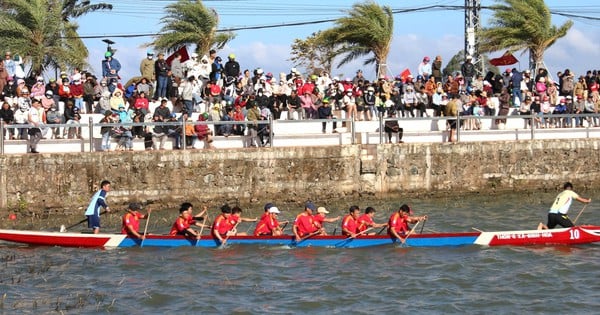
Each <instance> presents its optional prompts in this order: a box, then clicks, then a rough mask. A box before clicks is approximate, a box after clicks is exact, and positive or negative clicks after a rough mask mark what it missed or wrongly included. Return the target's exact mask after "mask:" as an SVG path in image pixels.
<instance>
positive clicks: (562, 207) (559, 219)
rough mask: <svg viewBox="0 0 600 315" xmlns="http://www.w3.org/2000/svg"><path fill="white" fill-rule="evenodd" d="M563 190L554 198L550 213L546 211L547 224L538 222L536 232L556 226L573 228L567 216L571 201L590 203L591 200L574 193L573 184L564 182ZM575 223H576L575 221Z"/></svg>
mask: <svg viewBox="0 0 600 315" xmlns="http://www.w3.org/2000/svg"><path fill="white" fill-rule="evenodd" d="M563 189H564V190H563V191H562V192H561V193H559V194H558V196H556V198H555V199H554V202H553V203H552V206H551V207H550V211H548V224H546V225H544V224H543V223H541V222H540V224H538V230H546V229H553V228H555V227H556V226H557V225H560V226H561V227H564V228H566V227H573V226H575V225H574V224H573V222H572V221H571V219H569V217H568V216H567V212H569V208H570V207H571V204H572V203H573V200H577V201H579V202H581V203H588V204H589V203H590V202H592V199H591V198H583V197H581V196H579V195H578V194H577V193H576V192H574V191H573V184H571V183H570V182H566V183H565V184H564V185H563ZM582 211H583V210H582ZM575 221H577V219H576V220H575Z"/></svg>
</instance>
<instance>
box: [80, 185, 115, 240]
mask: <svg viewBox="0 0 600 315" xmlns="http://www.w3.org/2000/svg"><path fill="white" fill-rule="evenodd" d="M109 191H110V182H109V181H107V180H103V181H102V182H101V183H100V190H98V191H97V192H96V193H95V194H94V196H93V197H92V200H90V204H89V206H88V207H87V210H86V211H85V216H86V217H87V220H88V228H91V229H92V230H93V231H94V234H98V233H100V207H102V208H104V209H105V210H106V212H110V207H109V206H108V204H106V194H107V193H108V192H109Z"/></svg>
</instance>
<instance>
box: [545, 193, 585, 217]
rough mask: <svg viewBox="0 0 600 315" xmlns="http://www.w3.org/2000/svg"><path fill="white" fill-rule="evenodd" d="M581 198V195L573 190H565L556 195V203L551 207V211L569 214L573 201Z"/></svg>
mask: <svg viewBox="0 0 600 315" xmlns="http://www.w3.org/2000/svg"><path fill="white" fill-rule="evenodd" d="M577 198H579V195H578V194H577V193H576V192H574V191H572V190H568V189H567V190H565V191H563V192H561V193H560V194H558V196H556V199H554V203H553V204H552V207H551V208H550V213H561V214H567V212H568V211H569V207H571V203H572V202H573V199H577Z"/></svg>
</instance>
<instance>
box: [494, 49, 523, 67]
mask: <svg viewBox="0 0 600 315" xmlns="http://www.w3.org/2000/svg"><path fill="white" fill-rule="evenodd" d="M517 62H519V60H517V58H515V56H513V54H511V53H510V51H507V52H505V53H504V55H502V57H499V58H494V59H490V64H492V65H494V66H496V67H498V66H509V65H514V64H515V63H517Z"/></svg>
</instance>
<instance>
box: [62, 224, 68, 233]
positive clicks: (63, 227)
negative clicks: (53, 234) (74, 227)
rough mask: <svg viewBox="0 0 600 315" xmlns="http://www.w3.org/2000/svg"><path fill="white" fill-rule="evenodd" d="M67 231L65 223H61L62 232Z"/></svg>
mask: <svg viewBox="0 0 600 315" xmlns="http://www.w3.org/2000/svg"><path fill="white" fill-rule="evenodd" d="M66 231H67V228H66V227H65V225H64V224H63V225H61V226H60V232H61V233H65V232H66Z"/></svg>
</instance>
